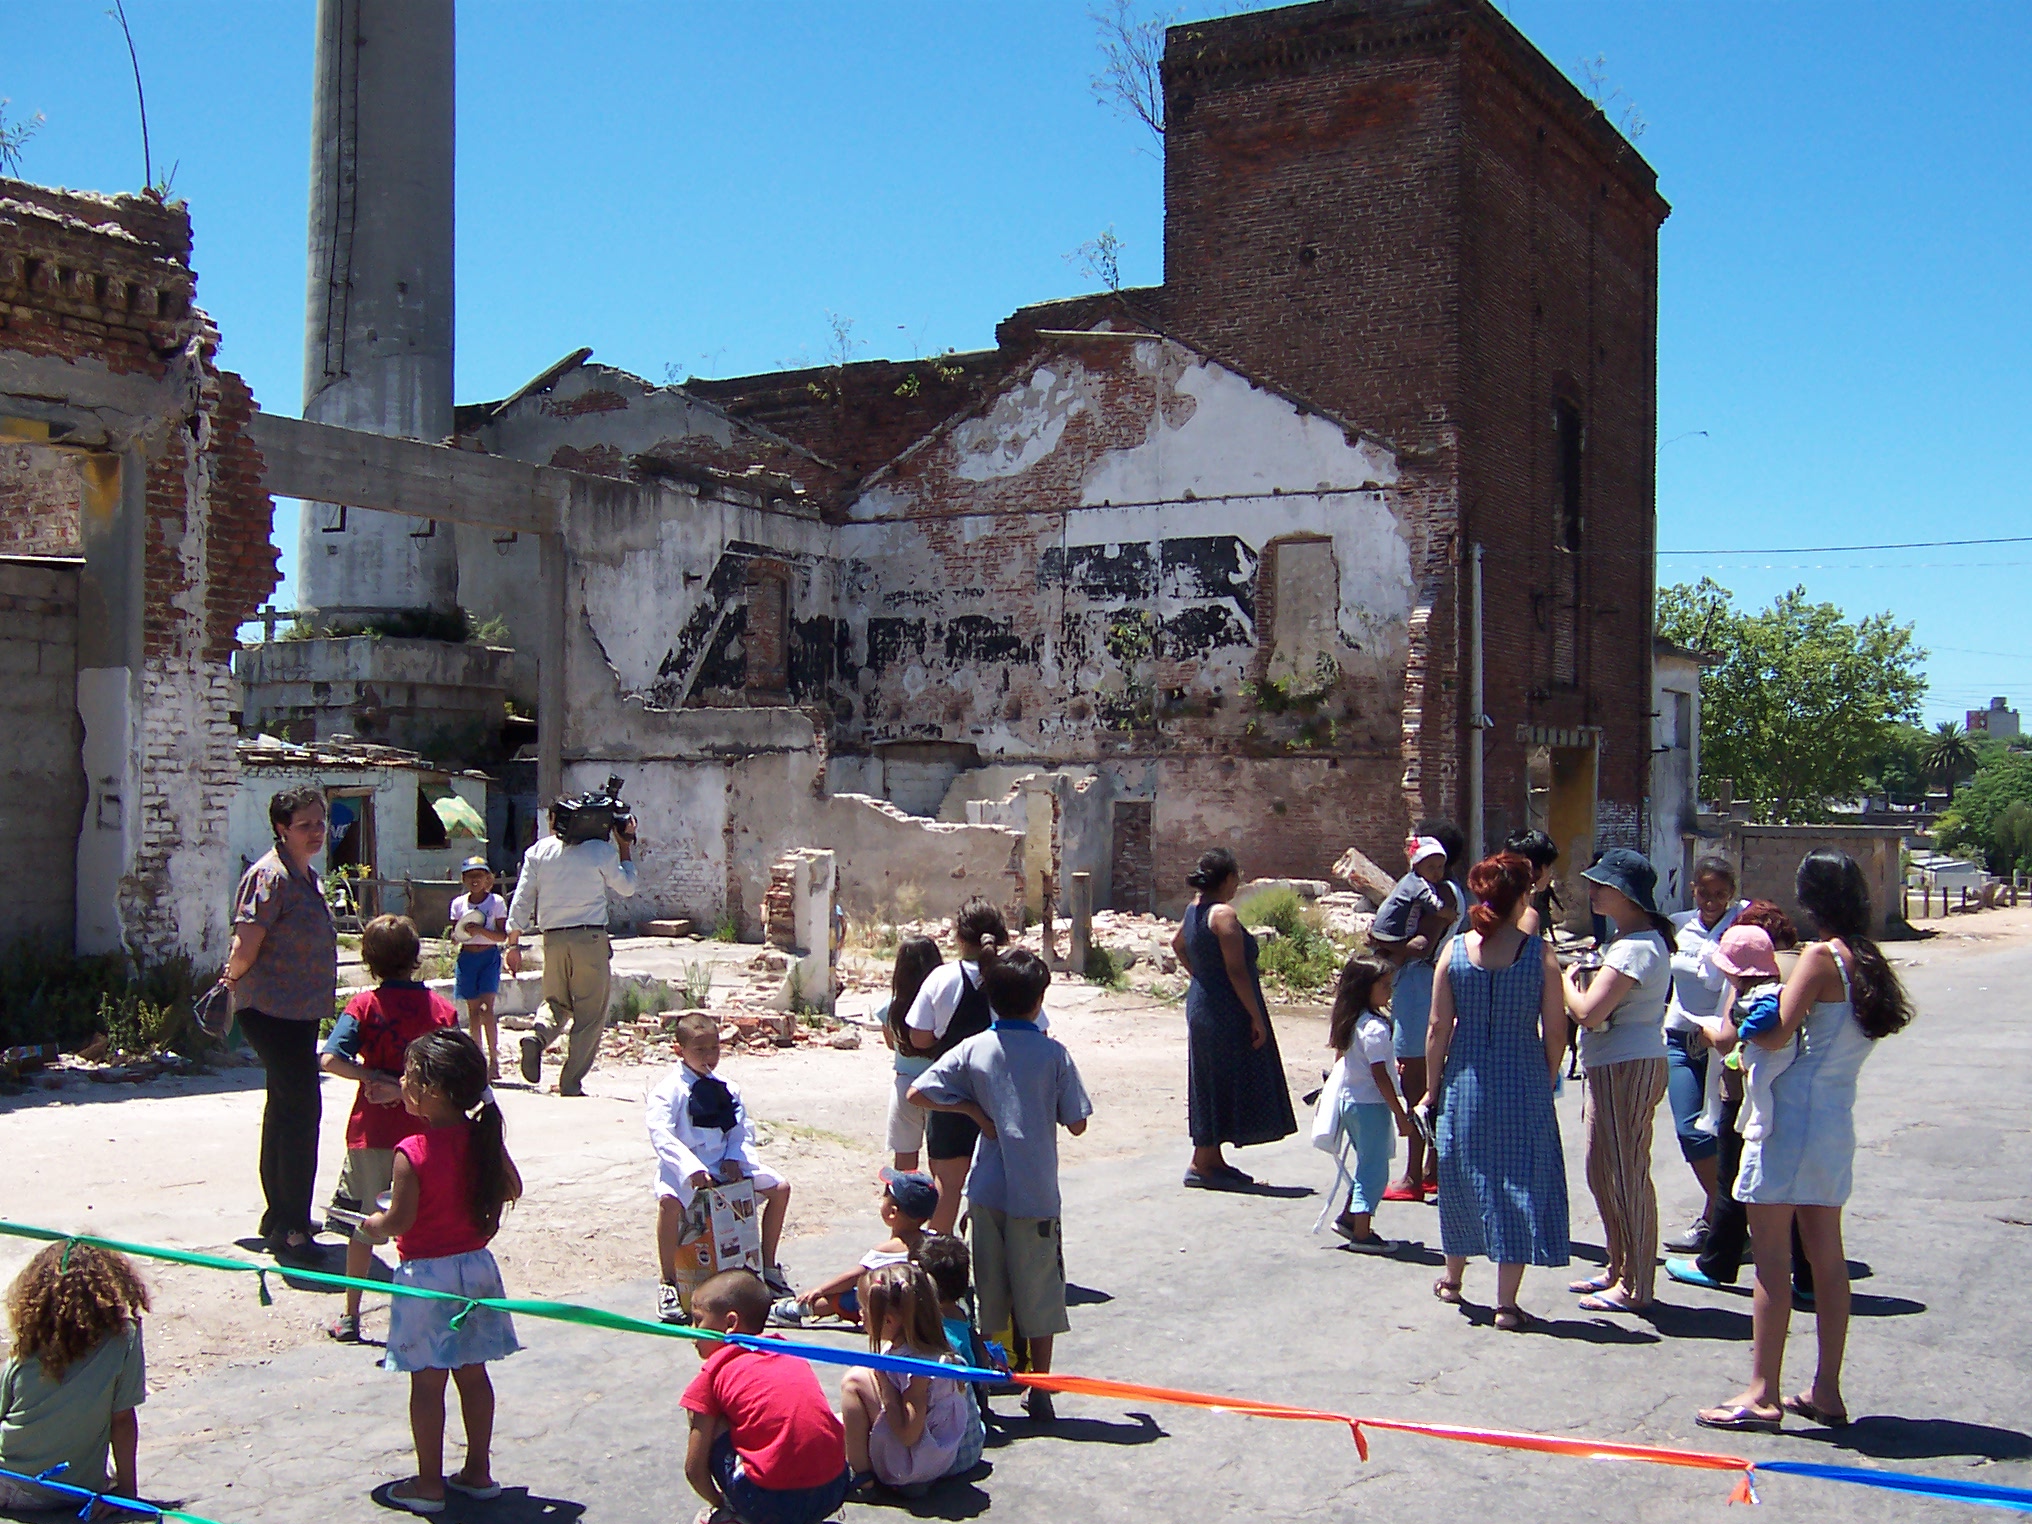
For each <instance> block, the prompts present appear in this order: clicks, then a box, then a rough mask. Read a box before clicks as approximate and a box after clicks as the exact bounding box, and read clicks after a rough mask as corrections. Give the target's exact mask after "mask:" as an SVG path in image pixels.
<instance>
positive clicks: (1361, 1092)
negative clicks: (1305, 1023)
mask: <svg viewBox="0 0 2032 1524" xmlns="http://www.w3.org/2000/svg"><path fill="white" fill-rule="evenodd" d="M1395 1059H1396V1054H1395V1052H1394V1051H1393V1050H1392V1047H1391V1030H1390V1018H1389V1017H1388V1016H1379V1015H1377V1014H1376V1013H1375V1012H1374V1011H1369V1012H1367V1013H1365V1014H1364V1015H1363V1016H1362V1017H1361V1019H1360V1020H1358V1021H1357V1022H1356V1023H1355V1040H1354V1041H1353V1042H1352V1043H1350V1044H1349V1045H1348V1051H1347V1055H1346V1057H1345V1058H1344V1059H1343V1060H1342V1062H1343V1063H1344V1064H1345V1065H1346V1081H1345V1083H1344V1084H1343V1086H1342V1089H1341V1104H1342V1105H1344V1106H1387V1105H1389V1104H1390V1103H1389V1101H1388V1100H1387V1099H1386V1098H1385V1097H1384V1095H1383V1092H1382V1091H1381V1090H1378V1089H1377V1088H1376V1071H1375V1070H1373V1069H1371V1068H1370V1067H1369V1066H1370V1065H1371V1064H1381V1065H1382V1066H1383V1072H1384V1073H1385V1074H1387V1075H1389V1076H1390V1088H1391V1089H1392V1090H1393V1091H1394V1090H1395V1089H1396V1088H1397V1065H1396V1062H1395Z"/></svg>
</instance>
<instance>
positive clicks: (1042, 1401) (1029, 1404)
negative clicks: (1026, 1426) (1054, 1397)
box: [1023, 1386, 1058, 1423]
mask: <svg viewBox="0 0 2032 1524" xmlns="http://www.w3.org/2000/svg"><path fill="white" fill-rule="evenodd" d="M1023 1411H1024V1412H1025V1413H1026V1414H1028V1415H1029V1416H1030V1417H1031V1418H1032V1419H1034V1420H1036V1421H1037V1422H1038V1423H1050V1422H1052V1421H1053V1420H1054V1419H1056V1418H1057V1417H1058V1410H1057V1409H1055V1408H1054V1407H1052V1405H1051V1393H1049V1392H1047V1391H1046V1390H1045V1389H1044V1388H1043V1387H1041V1386H1033V1387H1031V1388H1030V1390H1028V1391H1027V1392H1025V1393H1024V1394H1023Z"/></svg>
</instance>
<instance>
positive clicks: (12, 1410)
mask: <svg viewBox="0 0 2032 1524" xmlns="http://www.w3.org/2000/svg"><path fill="white" fill-rule="evenodd" d="M147 1310H148V1290H147V1288H146V1287H145V1286H143V1285H142V1283H141V1277H140V1276H138V1275H137V1274H135V1272H134V1266H133V1265H131V1264H129V1263H128V1261H127V1260H126V1258H125V1257H124V1256H122V1255H119V1254H115V1253H114V1252H112V1251H111V1250H110V1249H100V1248H95V1247H93V1246H92V1245H91V1244H86V1243H65V1244H51V1245H49V1246H48V1247H47V1248H45V1249H44V1250H42V1251H41V1252H40V1253H39V1254H37V1255H36V1256H35V1258H33V1259H31V1260H30V1261H29V1262H28V1265H27V1267H26V1268H25V1269H23V1270H22V1272H21V1274H20V1275H18V1276H16V1277H15V1278H14V1284H13V1285H12V1286H10V1287H9V1288H8V1290H7V1323H8V1327H9V1329H10V1330H11V1332H12V1335H13V1340H14V1347H13V1348H12V1349H10V1350H9V1351H8V1356H7V1364H6V1366H5V1368H4V1369H0V1467H4V1468H5V1469H6V1470H9V1471H18V1472H22V1473H24V1474H26V1475H29V1476H40V1475H42V1474H43V1473H44V1472H47V1471H50V1470H53V1469H55V1468H56V1467H58V1466H61V1467H63V1468H64V1470H63V1472H62V1477H61V1479H62V1481H63V1482H64V1483H65V1485H67V1486H71V1487H86V1488H89V1489H91V1490H92V1491H93V1492H107V1491H111V1492H114V1493H117V1494H118V1495H119V1496H121V1497H128V1498H131V1497H134V1496H135V1495H136V1489H137V1488H139V1486H140V1485H141V1484H140V1481H139V1479H138V1477H137V1475H136V1472H135V1454H136V1451H137V1449H138V1447H139V1441H140V1433H141V1430H140V1426H139V1425H138V1424H137V1423H136V1421H135V1418H134V1410H135V1409H136V1408H137V1407H139V1406H140V1405H141V1403H142V1401H143V1400H144V1398H145V1397H146V1395H147V1386H148V1369H147V1361H146V1360H145V1359H144V1357H143V1355H142V1350H141V1314H142V1313H144V1312H146V1311H147ZM109 1452H110V1454H111V1458H112V1469H113V1476H112V1485H111V1486H110V1487H109V1486H108V1485H107V1476H106V1462H107V1457H108V1454H109ZM75 1502H76V1499H75V1498H74V1497H70V1496H67V1495H65V1494H63V1493H59V1492H52V1491H50V1490H49V1489H47V1488H43V1487H37V1486H34V1485H32V1484H30V1483H26V1482H15V1481H12V1480H10V1479H8V1478H6V1477H0V1508H6V1509H38V1508H62V1507H66V1506H69V1505H72V1504H74V1503H75Z"/></svg>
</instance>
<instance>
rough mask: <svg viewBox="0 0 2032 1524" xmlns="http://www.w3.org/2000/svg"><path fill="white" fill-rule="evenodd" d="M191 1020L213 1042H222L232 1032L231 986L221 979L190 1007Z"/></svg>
mask: <svg viewBox="0 0 2032 1524" xmlns="http://www.w3.org/2000/svg"><path fill="white" fill-rule="evenodd" d="M191 1020H193V1021H195V1022H196V1023H197V1024H198V1030H199V1031H200V1032H202V1033H204V1034H205V1036H207V1037H209V1038H211V1039H212V1041H214V1042H224V1041H225V1040H226V1034H227V1033H228V1032H230V1031H232V1030H233V986H232V985H230V984H228V983H226V981H225V980H224V979H221V980H220V981H219V982H218V983H217V984H215V985H213V986H212V987H211V988H210V989H208V990H206V991H205V992H204V993H203V994H202V995H200V996H198V998H197V1000H196V1001H195V1002H193V1003H192V1005H191Z"/></svg>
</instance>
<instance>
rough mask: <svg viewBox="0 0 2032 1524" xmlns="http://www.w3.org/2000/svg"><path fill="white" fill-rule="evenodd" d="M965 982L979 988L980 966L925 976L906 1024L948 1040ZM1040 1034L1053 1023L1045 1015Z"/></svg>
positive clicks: (1040, 1016) (942, 968) (1040, 1017)
mask: <svg viewBox="0 0 2032 1524" xmlns="http://www.w3.org/2000/svg"><path fill="white" fill-rule="evenodd" d="M962 978H964V979H965V980H966V982H967V984H979V983H980V982H981V965H980V964H978V963H967V962H964V961H962V962H957V963H941V964H939V966H938V967H937V968H935V969H933V970H932V971H931V972H930V973H929V974H926V975H925V976H924V983H922V984H920V985H919V986H918V987H917V998H916V999H915V1000H913V1001H911V1002H910V1014H909V1015H908V1016H906V1017H904V1018H903V1024H904V1025H905V1026H906V1027H909V1028H911V1029H912V1030H914V1031H918V1032H929V1033H930V1034H931V1035H932V1036H933V1037H943V1036H945V1029H946V1028H947V1027H949V1026H951V1025H952V1019H953V1012H954V1011H957V1010H958V1009H959V1008H960V995H961V994H962V992H963V991H964V989H965V986H964V985H962V984H961V983H960V980H961V979H962ZM1037 1030H1038V1031H1040V1032H1048V1031H1050V1030H1051V1020H1050V1018H1049V1017H1047V1016H1046V1015H1045V1014H1044V1012H1042V1011H1039V1012H1038V1013H1037Z"/></svg>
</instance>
